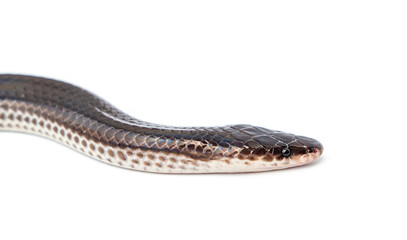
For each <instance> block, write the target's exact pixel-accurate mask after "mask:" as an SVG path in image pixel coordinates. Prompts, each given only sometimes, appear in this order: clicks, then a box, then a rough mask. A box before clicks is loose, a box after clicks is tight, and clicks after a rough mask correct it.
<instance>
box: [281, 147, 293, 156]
mask: <svg viewBox="0 0 407 240" xmlns="http://www.w3.org/2000/svg"><path fill="white" fill-rule="evenodd" d="M281 154H282V155H283V156H284V157H289V156H291V150H290V149H289V148H288V147H286V148H283V149H282V150H281Z"/></svg>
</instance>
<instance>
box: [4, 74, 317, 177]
mask: <svg viewBox="0 0 407 240" xmlns="http://www.w3.org/2000/svg"><path fill="white" fill-rule="evenodd" d="M0 130H6V131H19V132H26V133H30V134H35V135H40V136H43V137H46V138H49V139H52V140H55V141H57V142H60V143H62V144H65V145H67V146H69V147H71V148H73V149H75V150H77V151H80V152H82V153H84V154H86V155H89V156H90V157H93V158H95V159H98V160H100V161H102V162H105V163H108V164H111V165H115V166H119V167H123V168H128V169H134V170H140V171H147V172H162V173H232V172H258V171H268V170H275V169H283V168H288V167H295V166H300V165H304V164H307V163H310V162H312V161H313V160H315V159H317V158H318V157H319V156H320V155H321V154H322V151H323V147H322V145H321V144H320V143H319V142H318V141H316V140H314V139H312V138H307V137H303V136H297V135H294V134H289V133H284V132H281V131H275V130H269V129H266V128H261V127H255V126H251V125H244V124H242V125H229V126H223V127H172V126H165V125H158V124H153V123H149V122H145V121H141V120H138V119H136V118H133V117H131V116H129V115H127V114H125V113H123V112H122V111H120V110H118V109H117V108H115V107H114V106H112V105H111V104H109V103H108V102H106V101H104V100H103V99H101V98H99V97H97V96H96V95H94V94H92V93H90V92H88V91H86V90H84V89H81V88H79V87H76V86H73V85H71V84H68V83H64V82H61V81H56V80H52V79H47V78H42V77H34V76H25V75H10V74H0ZM27 144H29V143H27ZM38 154H39V153H38ZM38 157H40V155H39V156H38Z"/></svg>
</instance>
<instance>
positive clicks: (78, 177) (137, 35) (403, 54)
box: [0, 0, 407, 240]
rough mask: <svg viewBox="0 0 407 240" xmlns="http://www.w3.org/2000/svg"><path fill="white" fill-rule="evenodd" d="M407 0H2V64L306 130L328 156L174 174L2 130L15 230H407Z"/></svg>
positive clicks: (117, 95)
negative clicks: (280, 166) (291, 164)
mask: <svg viewBox="0 0 407 240" xmlns="http://www.w3.org/2000/svg"><path fill="white" fill-rule="evenodd" d="M406 12H407V5H406V2H405V1H371V0H370V1H361V0H350V1H347V0H345V1H322V0H321V1H313V0H311V1H290V0H288V1H224V0H216V1H208V0H207V1H177V0H173V1H154V0H150V1H120V0H119V1H114V2H113V1H109V2H107V1H64V2H62V1H43V0H37V1H15V0H13V1H8V0H6V1H5V0H2V1H1V2H0V72H1V73H20V74H31V75H39V76H46V77H51V78H56V79H60V80H64V81H67V82H70V83H73V84H75V85H79V86H81V87H83V88H86V89H89V90H91V91H92V92H94V93H96V94H97V95H100V96H102V97H103V98H105V99H107V100H108V101H110V102H111V103H113V104H114V105H116V106H117V107H119V108H120V109H122V110H124V111H125V112H127V113H129V114H130V115H133V116H135V117H137V118H140V119H143V120H146V121H152V122H156V123H162V124H168V125H177V126H183V125H186V126H193V125H204V126H209V125H226V124H237V123H247V124H252V125H259V126H263V127H267V128H271V129H277V130H282V131H287V132H291V133H296V134H301V135H306V136H309V137H313V138H316V139H318V140H319V141H321V142H322V143H323V144H324V147H325V152H324V155H323V157H322V158H321V159H320V160H319V161H316V162H315V163H313V164H311V165H309V166H305V167H299V168H295V169H290V170H282V171H275V172H267V173H258V174H229V175H227V174H226V175H219V174H215V175H163V174H151V173H142V172H136V171H129V170H124V169H120V168H117V167H112V166H109V165H107V164H103V163H100V162H98V161H96V160H92V159H90V158H88V157H86V156H84V155H82V154H79V153H77V152H74V151H72V150H70V149H68V148H66V147H64V146H62V145H59V144H57V143H54V142H52V141H49V140H46V139H42V138H39V137H35V136H28V135H24V134H17V133H6V132H1V133H0V158H1V159H0V239H178V240H181V239H406V237H407V233H406V229H405V227H406V216H407V207H406V205H407V197H406V195H405V194H406V184H407V176H406V174H407V159H406V144H407V142H406V138H405V137H406V134H407V131H406V122H407V118H406V115H405V113H406V103H407V98H406V95H405V94H406V87H405V85H404V83H405V81H406V80H407V68H406V67H407V28H406V27H407V14H406Z"/></svg>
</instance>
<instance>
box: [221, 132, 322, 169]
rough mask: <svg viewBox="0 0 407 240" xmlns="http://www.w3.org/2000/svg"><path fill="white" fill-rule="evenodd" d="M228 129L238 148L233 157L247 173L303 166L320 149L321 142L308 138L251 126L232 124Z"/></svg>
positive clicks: (310, 160)
mask: <svg viewBox="0 0 407 240" xmlns="http://www.w3.org/2000/svg"><path fill="white" fill-rule="evenodd" d="M230 129H232V131H230V130H228V131H229V132H232V136H233V139H234V143H232V145H234V146H236V148H238V154H237V155H235V156H234V157H233V159H238V160H240V163H241V162H243V163H244V164H245V165H246V166H244V168H245V171H247V172H249V171H268V170H274V169H283V168H289V167H295V166H300V165H304V164H307V163H310V162H312V161H314V160H315V159H317V158H318V157H319V156H321V154H322V152H323V146H322V144H321V143H319V142H318V141H317V140H315V139H312V138H308V137H303V136H298V135H294V134H290V133H285V132H281V131H275V130H269V129H266V128H261V127H254V126H251V125H233V126H230ZM234 162H235V163H239V161H234ZM238 168H239V169H240V167H238ZM241 168H242V169H243V167H241ZM239 169H237V170H236V171H240V170H239Z"/></svg>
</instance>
